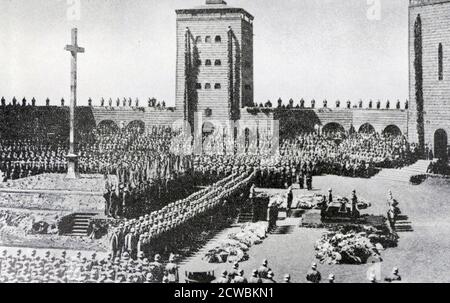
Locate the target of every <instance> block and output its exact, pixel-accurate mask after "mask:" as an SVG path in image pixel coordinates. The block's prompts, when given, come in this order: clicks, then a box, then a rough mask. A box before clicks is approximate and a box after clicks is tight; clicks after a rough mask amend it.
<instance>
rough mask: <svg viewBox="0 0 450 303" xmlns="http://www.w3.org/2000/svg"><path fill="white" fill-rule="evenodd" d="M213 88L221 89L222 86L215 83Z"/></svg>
mask: <svg viewBox="0 0 450 303" xmlns="http://www.w3.org/2000/svg"><path fill="white" fill-rule="evenodd" d="M214 88H215V89H221V88H222V86H221V85H220V83H216V84H215V85H214Z"/></svg>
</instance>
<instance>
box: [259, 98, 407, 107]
mask: <svg viewBox="0 0 450 303" xmlns="http://www.w3.org/2000/svg"><path fill="white" fill-rule="evenodd" d="M363 105H364V101H363V100H361V99H360V100H359V101H358V104H357V105H356V104H353V105H352V102H351V101H350V100H347V102H346V107H347V109H350V108H360V109H362V108H363ZM272 106H273V105H272V102H271V101H270V100H267V102H266V103H264V104H263V103H259V104H255V107H265V108H271V107H272ZM322 106H323V108H328V101H327V100H326V99H325V100H323V102H322ZM384 106H385V107H384V108H385V109H390V108H391V101H389V100H387V101H386V103H385V104H384ZM340 107H341V101H340V100H336V102H335V108H340ZM408 107H409V104H408V100H406V101H405V102H404V104H403V108H404V109H408ZM277 108H278V109H292V108H296V109H303V108H306V102H305V100H304V99H301V100H300V101H299V102H298V103H297V104H295V101H294V99H289V102H288V104H284V102H283V100H282V99H281V98H279V99H278V101H277ZM310 108H313V109H314V108H316V100H314V99H312V100H311V102H310ZM367 108H368V109H372V108H374V101H372V100H369V102H368V103H367ZM375 108H376V109H382V102H381V101H380V100H377V101H376V102H375ZM395 108H396V109H402V103H401V101H400V100H398V99H397V102H396V103H395Z"/></svg>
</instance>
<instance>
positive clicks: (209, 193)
mask: <svg viewBox="0 0 450 303" xmlns="http://www.w3.org/2000/svg"><path fill="white" fill-rule="evenodd" d="M252 178H253V175H251V174H250V175H249V174H248V173H244V174H240V175H236V174H233V175H230V176H229V177H227V178H225V179H223V180H221V181H219V182H217V183H215V184H214V185H212V186H209V187H207V188H205V189H203V190H201V191H198V192H195V193H194V194H192V195H191V196H189V197H188V198H186V199H182V200H179V201H176V202H172V203H169V204H168V205H166V206H164V207H163V208H161V209H160V210H157V211H154V212H152V213H150V214H146V215H144V216H141V217H139V218H138V219H130V220H124V221H123V222H121V223H120V224H119V226H116V227H113V226H111V227H112V232H111V235H110V236H109V239H110V242H109V243H110V245H109V246H110V251H111V253H112V254H113V256H114V257H115V256H117V255H120V254H122V253H123V252H127V253H129V254H130V256H131V257H132V258H136V256H137V255H139V254H140V253H143V254H144V255H145V256H151V255H152V253H153V250H154V249H155V247H158V246H159V245H160V244H166V245H167V244H168V242H170V241H171V240H172V241H174V235H175V234H177V233H176V232H174V230H176V229H177V228H182V226H185V225H188V224H187V223H188V222H190V223H189V224H194V223H192V220H195V219H196V217H199V216H201V215H202V214H204V213H206V212H208V211H211V210H213V209H215V208H216V207H217V206H223V205H224V204H226V203H227V202H226V199H227V198H228V197H230V196H231V195H233V194H234V193H235V192H238V191H239V190H243V189H244V188H245V186H247V185H248V183H249V182H250V180H251V179H252ZM179 234H181V235H183V234H184V232H183V233H181V232H180V233H179Z"/></svg>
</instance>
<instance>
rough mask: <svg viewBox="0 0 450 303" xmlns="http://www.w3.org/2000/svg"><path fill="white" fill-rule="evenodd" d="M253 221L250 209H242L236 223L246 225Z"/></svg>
mask: <svg viewBox="0 0 450 303" xmlns="http://www.w3.org/2000/svg"><path fill="white" fill-rule="evenodd" d="M252 221H253V213H252V210H251V209H243V210H241V211H240V212H239V216H238V218H237V223H248V222H252Z"/></svg>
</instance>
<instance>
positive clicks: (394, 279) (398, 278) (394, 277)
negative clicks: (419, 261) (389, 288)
mask: <svg viewBox="0 0 450 303" xmlns="http://www.w3.org/2000/svg"><path fill="white" fill-rule="evenodd" d="M384 280H385V281H387V282H399V281H401V280H402V277H401V276H400V274H399V271H398V268H397V267H394V268H393V269H392V274H391V276H389V277H386V278H385V279H384Z"/></svg>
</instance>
